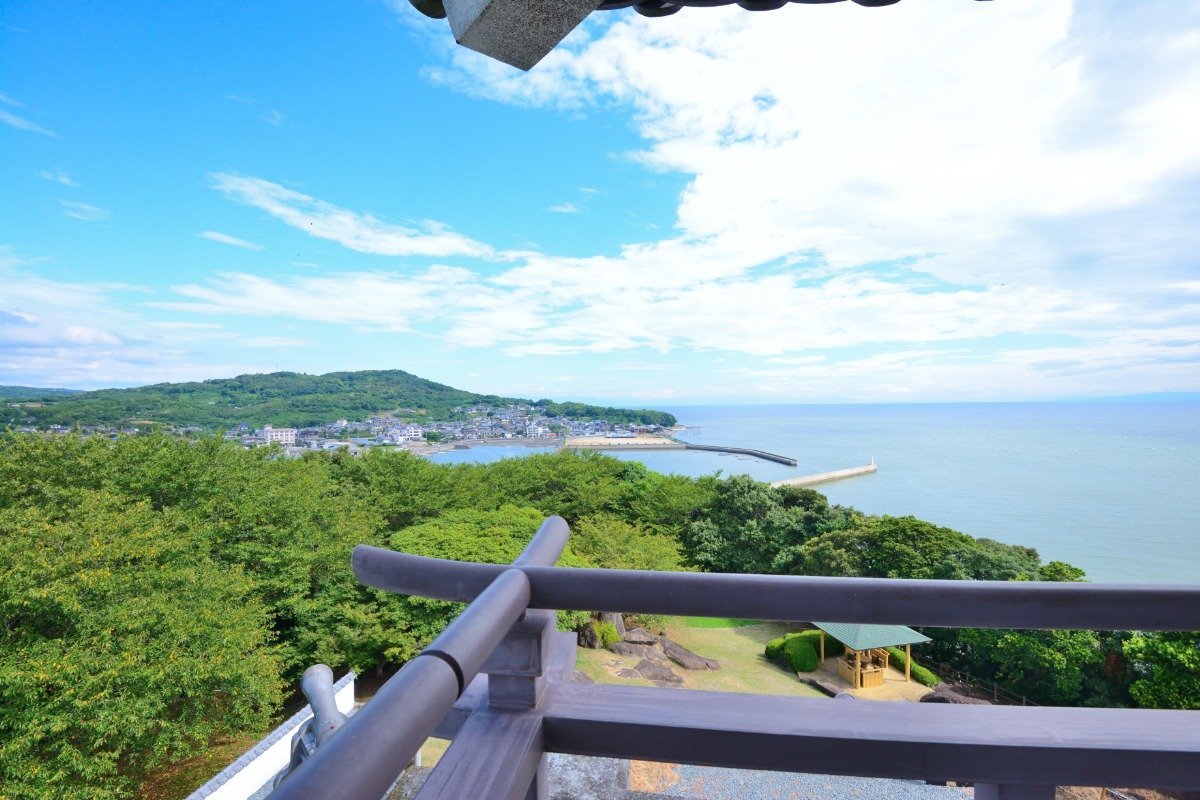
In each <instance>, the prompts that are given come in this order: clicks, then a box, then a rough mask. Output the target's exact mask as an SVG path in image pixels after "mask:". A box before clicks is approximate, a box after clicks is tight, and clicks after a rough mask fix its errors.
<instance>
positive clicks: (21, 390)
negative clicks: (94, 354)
mask: <svg viewBox="0 0 1200 800" xmlns="http://www.w3.org/2000/svg"><path fill="white" fill-rule="evenodd" d="M64 394H78V391H77V390H76V389H39V388H37V387H36V386H0V402H13V401H26V400H35V399H37V398H41V397H51V396H54V395H64Z"/></svg>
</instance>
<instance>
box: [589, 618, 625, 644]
mask: <svg viewBox="0 0 1200 800" xmlns="http://www.w3.org/2000/svg"><path fill="white" fill-rule="evenodd" d="M594 624H595V627H596V635H597V636H598V637H600V646H601V647H612V646H613V645H614V644H616V643H617V642H619V641H621V634H619V633H617V626H616V625H613V624H612V623H611V622H597V623H594Z"/></svg>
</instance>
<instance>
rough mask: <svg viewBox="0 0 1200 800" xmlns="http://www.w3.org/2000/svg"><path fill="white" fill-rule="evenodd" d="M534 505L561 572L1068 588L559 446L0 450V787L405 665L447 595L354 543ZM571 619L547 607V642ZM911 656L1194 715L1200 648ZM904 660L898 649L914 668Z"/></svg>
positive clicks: (954, 634) (970, 547)
mask: <svg viewBox="0 0 1200 800" xmlns="http://www.w3.org/2000/svg"><path fill="white" fill-rule="evenodd" d="M548 514H560V515H562V516H564V517H565V518H566V519H567V520H568V521H569V522H570V523H571V526H572V538H571V544H570V546H569V549H568V551H567V553H566V554H565V555H564V557H563V560H562V562H561V563H563V564H566V565H596V566H601V567H612V568H642V569H646V568H653V569H702V570H720V571H730V572H768V573H782V574H812V575H862V576H886V577H901V578H951V579H960V580H974V579H989V580H1078V579H1081V578H1082V577H1083V576H1082V573H1081V572H1080V571H1079V570H1076V569H1074V568H1072V567H1071V566H1070V565H1066V564H1062V563H1059V562H1052V563H1050V564H1043V563H1041V562H1040V560H1039V558H1038V555H1037V553H1036V552H1035V551H1034V550H1031V549H1029V548H1023V547H1014V546H1010V545H1005V544H1001V543H998V542H994V541H988V540H983V539H974V538H972V537H970V536H967V535H966V534H963V533H959V532H957V531H953V530H950V529H947V528H943V527H939V526H936V525H933V524H931V523H928V522H923V521H921V520H917V519H914V518H911V517H903V518H894V517H876V516H870V515H866V514H863V513H861V512H858V511H855V510H854V509H851V508H844V507H839V506H831V505H830V504H829V503H828V501H827V500H826V498H825V497H824V496H823V495H821V494H819V493H818V492H815V491H812V490H810V489H796V488H778V489H777V488H772V487H770V486H768V485H767V484H763V483H759V482H756V481H753V480H750V479H748V478H744V477H733V478H718V477H716V476H712V477H706V478H700V479H691V478H686V477H680V476H667V475H660V474H657V473H654V472H651V471H649V470H647V469H645V468H644V467H643V466H641V465H640V464H637V463H631V462H625V461H619V460H616V459H613V458H609V457H606V456H603V455H598V454H588V453H584V454H580V453H571V452H563V453H557V454H546V455H534V456H530V457H527V458H523V459H511V460H505V461H500V462H498V463H494V464H486V465H481V464H464V465H454V466H448V465H437V464H433V463H430V462H428V461H425V460H422V459H419V458H416V457H414V456H411V455H409V454H407V453H396V452H387V451H383V450H372V451H370V452H368V453H367V454H365V455H364V456H362V457H360V458H354V457H350V456H348V455H346V454H344V453H335V454H325V453H312V454H307V455H305V456H304V457H303V458H301V459H295V460H293V459H285V458H281V457H279V452H278V451H277V450H273V449H270V448H260V449H257V450H243V449H241V448H240V447H235V446H229V445H225V444H223V443H222V442H221V441H219V440H217V439H216V438H215V437H213V438H205V439H199V440H185V439H182V438H178V437H166V436H140V437H126V438H120V439H118V440H116V441H113V440H109V439H107V438H103V437H91V438H86V437H79V436H40V435H7V436H2V437H0V620H3V626H2V627H0V786H2V787H3V794H5V795H7V796H9V797H13V798H47V799H48V798H64V799H66V800H74V799H76V798H78V799H80V800H82V798H100V799H101V800H105V799H109V800H111V799H113V798H122V797H128V796H130V795H131V793H132V792H133V791H134V790H135V789H136V787H137V785H138V783H139V781H140V780H141V779H142V777H143V776H144V775H146V773H147V772H148V771H150V770H153V769H155V768H156V767H159V766H162V765H164V764H169V763H173V762H174V761H176V760H178V759H180V758H181V757H183V756H185V755H191V754H194V753H196V752H199V751H202V750H203V749H204V748H205V747H206V746H208V745H209V743H211V742H213V741H215V740H217V739H218V738H219V737H222V736H226V735H230V734H234V733H239V732H245V731H253V732H258V731H262V730H265V729H266V728H267V726H268V725H269V724H270V722H271V720H272V719H273V717H274V715H276V714H277V712H278V711H279V709H280V704H281V700H282V697H283V696H284V694H285V693H286V692H287V691H288V690H289V689H290V688H291V687H293V686H294V685H295V684H294V682H295V681H296V679H297V677H298V676H299V674H300V672H301V671H302V670H303V669H304V668H305V667H307V666H308V665H310V664H312V663H314V662H318V661H321V662H325V663H327V664H330V665H331V666H333V667H334V668H335V670H336V671H337V672H339V673H341V672H342V671H344V670H345V669H347V668H353V669H355V670H357V671H359V672H365V671H371V670H387V669H392V668H395V667H396V666H398V665H400V664H402V663H403V662H404V661H405V660H406V659H408V658H410V657H412V655H413V654H415V653H416V652H418V651H419V649H420V648H421V647H422V646H423V645H424V644H425V643H426V642H428V641H429V640H430V639H431V638H432V637H433V636H434V635H435V634H436V633H437V632H438V631H439V630H440V629H441V628H442V627H443V626H444V625H445V624H446V623H447V621H448V620H449V619H450V618H451V617H452V615H453V614H454V613H455V611H456V606H454V605H453V604H449V603H444V602H436V601H429V600H423V599H419V598H407V597H399V596H396V595H389V594H386V593H383V592H380V591H376V590H373V589H368V588H364V587H362V586H360V585H359V584H358V583H357V582H356V581H355V579H354V577H353V574H352V573H351V570H350V559H349V556H350V551H351V549H352V548H353V547H354V545H356V544H360V543H367V544H375V545H379V546H384V547H392V548H396V549H401V550H405V551H408V552H414V553H420V554H425V555H435V556H442V557H449V558H460V559H469V560H481V561H491V562H508V561H510V560H511V559H513V558H514V557H515V556H516V555H517V554H518V553H519V552H520V550H521V549H522V547H523V546H524V544H525V543H526V542H527V541H528V539H529V538H530V537H531V536H532V534H533V532H534V531H535V530H536V528H537V526H538V524H539V523H540V522H541V520H542V519H543V518H544V517H545V516H546V515H548ZM583 624H588V623H587V617H586V615H583V614H578V613H576V614H561V615H560V625H561V626H562V627H564V628H566V629H570V628H576V627H578V626H580V625H583ZM926 633H927V634H929V635H931V636H934V637H935V642H934V644H933V645H932V646H931V647H930V649H929V650H928V651H923V652H922V655H924V654H925V653H926V652H932V653H933V654H935V655H937V656H938V657H939V658H941V659H942V660H946V661H949V662H951V663H953V664H955V665H957V666H958V667H959V668H960V669H969V670H970V671H971V673H972V674H973V675H978V676H980V677H984V678H988V679H992V680H996V681H998V682H1000V683H1001V684H1003V685H1005V686H1007V687H1009V688H1010V689H1012V690H1013V691H1015V692H1018V693H1020V694H1024V695H1027V696H1029V697H1030V698H1031V699H1033V700H1035V701H1037V702H1043V703H1059V704H1066V705H1141V706H1148V707H1176V708H1200V649H1198V645H1200V634H1197V633H1181V634H1138V633H1108V632H1092V631H1073V632H1040V631H993V630H986V631H985V630H955V631H950V630H927V631H926ZM918 658H920V656H918Z"/></svg>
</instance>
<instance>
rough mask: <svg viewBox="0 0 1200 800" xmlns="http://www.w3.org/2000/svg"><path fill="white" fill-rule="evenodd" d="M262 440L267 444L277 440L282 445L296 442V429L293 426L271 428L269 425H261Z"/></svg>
mask: <svg viewBox="0 0 1200 800" xmlns="http://www.w3.org/2000/svg"><path fill="white" fill-rule="evenodd" d="M263 441H265V442H266V443H267V444H271V443H272V442H279V443H280V444H281V445H283V446H284V447H288V446H290V445H294V444H296V429H295V428H272V427H271V426H270V425H264V426H263Z"/></svg>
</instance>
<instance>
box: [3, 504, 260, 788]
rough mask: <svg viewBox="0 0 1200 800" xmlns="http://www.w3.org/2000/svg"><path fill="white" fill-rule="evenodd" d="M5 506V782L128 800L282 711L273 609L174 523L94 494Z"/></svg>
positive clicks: (169, 517)
mask: <svg viewBox="0 0 1200 800" xmlns="http://www.w3.org/2000/svg"><path fill="white" fill-rule="evenodd" d="M72 509H73V510H72V513H71V514H70V515H69V518H66V519H63V518H55V517H54V516H52V515H49V514H47V513H46V512H45V511H43V510H41V509H32V508H30V509H14V508H9V509H6V510H3V511H0V619H3V620H4V624H3V627H2V628H0V708H3V710H4V711H3V713H2V714H0V786H3V787H4V790H5V791H6V792H7V793H10V795H11V796H13V797H29V798H71V799H73V798H81V799H82V798H117V797H121V796H124V794H125V793H126V792H127V791H128V790H129V789H130V787H132V786H133V785H135V782H136V779H137V778H138V777H139V776H140V775H141V774H142V773H143V772H144V771H145V770H147V769H150V768H153V767H155V766H158V765H161V764H164V763H166V762H168V761H170V760H172V759H175V758H179V757H181V756H183V755H185V754H189V755H190V754H193V753H195V752H197V751H199V750H203V749H204V748H205V747H206V746H207V745H208V743H209V742H210V741H211V740H212V739H213V738H214V737H216V736H220V735H228V734H233V733H240V732H243V731H247V730H250V731H256V730H262V729H263V728H264V727H265V726H266V724H267V722H268V720H269V719H270V716H271V712H272V711H273V710H274V709H275V708H276V707H277V706H278V704H279V702H280V683H279V663H278V658H277V656H276V653H275V651H274V648H273V647H271V646H270V644H269V641H268V639H269V636H270V624H269V618H268V616H267V611H266V609H265V608H264V607H263V605H262V604H261V603H260V602H259V601H258V600H257V599H256V598H255V597H254V594H253V589H254V587H253V584H252V582H251V581H250V580H248V579H247V578H246V577H245V576H244V575H243V574H242V573H241V571H240V570H237V569H230V568H229V567H226V566H222V565H219V564H217V563H215V562H214V561H212V560H211V559H210V558H208V557H207V556H206V555H205V554H204V548H203V546H202V543H200V542H197V541H196V540H195V538H194V537H193V536H191V535H190V534H189V530H188V527H187V525H186V524H179V520H177V519H176V518H175V515H173V514H166V515H163V514H157V513H155V512H154V511H153V510H152V509H151V508H150V507H149V506H148V505H147V504H145V503H136V504H133V505H129V504H128V503H126V502H125V501H124V499H123V498H120V497H115V496H113V495H111V494H107V493H104V492H95V491H92V492H85V493H83V494H82V496H81V497H80V498H78V502H76V503H75V504H73V506H72Z"/></svg>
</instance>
